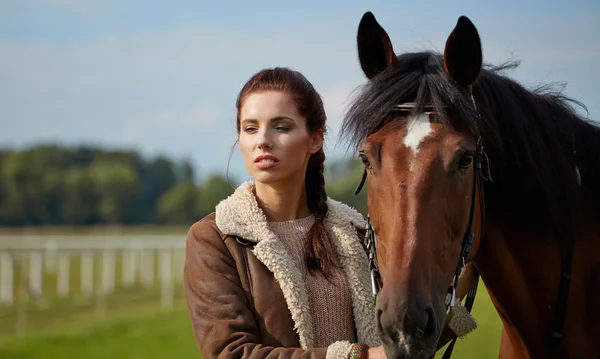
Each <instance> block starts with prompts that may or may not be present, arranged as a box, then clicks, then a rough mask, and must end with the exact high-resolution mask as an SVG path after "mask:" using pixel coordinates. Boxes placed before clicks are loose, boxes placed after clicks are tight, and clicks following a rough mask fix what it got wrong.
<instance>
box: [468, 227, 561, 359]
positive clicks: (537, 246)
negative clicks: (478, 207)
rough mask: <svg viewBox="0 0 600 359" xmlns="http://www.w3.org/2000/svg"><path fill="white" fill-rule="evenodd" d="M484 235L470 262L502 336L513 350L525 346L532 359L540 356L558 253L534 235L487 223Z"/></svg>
mask: <svg viewBox="0 0 600 359" xmlns="http://www.w3.org/2000/svg"><path fill="white" fill-rule="evenodd" d="M485 232H486V233H485V238H484V239H483V240H482V241H481V243H480V245H479V249H478V251H477V255H476V257H475V264H476V266H477V268H478V269H479V271H480V273H481V277H482V279H483V280H484V282H485V285H486V287H487V288H488V291H489V292H490V295H491V297H492V300H493V301H494V304H495V306H496V308H497V309H498V312H499V313H500V315H501V317H502V319H503V322H504V324H505V336H507V337H509V338H510V342H511V344H512V347H513V348H514V350H516V351H522V350H523V349H524V348H527V351H529V354H530V355H531V356H532V357H545V356H546V351H545V350H546V349H547V342H548V337H549V335H550V328H551V325H552V320H553V318H554V307H555V302H556V292H557V287H558V282H559V279H560V268H561V257H560V249H559V247H558V245H556V241H555V240H553V239H551V238H544V237H543V235H544V233H542V232H539V231H525V230H522V229H516V228H510V226H506V225H504V226H502V227H499V225H498V224H497V223H495V222H493V221H488V223H487V224H486V231H485ZM546 235H547V234H546ZM545 333H548V334H547V335H546V334H545ZM505 339H506V338H505ZM519 339H520V340H521V341H522V343H519Z"/></svg>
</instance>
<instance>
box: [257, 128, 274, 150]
mask: <svg viewBox="0 0 600 359" xmlns="http://www.w3.org/2000/svg"><path fill="white" fill-rule="evenodd" d="M258 148H261V149H263V148H271V139H270V138H269V135H268V133H267V132H266V131H264V132H261V133H260V134H259V137H258Z"/></svg>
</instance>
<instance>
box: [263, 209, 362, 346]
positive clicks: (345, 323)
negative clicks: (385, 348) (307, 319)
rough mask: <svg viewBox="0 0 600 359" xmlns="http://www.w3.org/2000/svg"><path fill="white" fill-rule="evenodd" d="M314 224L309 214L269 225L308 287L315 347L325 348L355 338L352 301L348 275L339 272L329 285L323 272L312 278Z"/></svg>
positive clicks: (351, 340)
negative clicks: (309, 253)
mask: <svg viewBox="0 0 600 359" xmlns="http://www.w3.org/2000/svg"><path fill="white" fill-rule="evenodd" d="M314 221H315V220H314V216H313V215H310V216H308V217H305V218H300V219H297V220H292V221H283V222H268V225H269V229H270V230H271V231H272V232H273V233H275V235H277V236H278V238H279V239H280V240H281V241H282V242H283V244H284V245H285V247H286V249H287V250H288V252H289V254H290V256H291V257H292V259H293V261H294V262H295V264H296V266H297V268H299V269H300V271H301V273H302V276H303V279H304V281H305V283H306V285H307V292H308V299H309V305H310V310H311V314H312V318H313V326H314V333H315V345H316V347H318V348H324V347H327V346H328V345H330V344H331V343H333V342H335V341H340V340H348V341H350V342H351V343H353V342H356V337H355V331H354V319H353V314H352V298H351V293H350V290H349V287H348V281H347V278H346V275H345V273H344V272H343V271H341V270H336V271H335V272H334V274H333V275H332V279H331V281H332V282H333V283H330V282H329V281H328V280H327V279H325V277H323V275H321V274H320V273H318V274H316V275H314V276H313V275H311V274H310V273H309V272H308V270H307V269H306V264H305V263H306V261H305V256H304V245H305V243H306V241H307V238H306V234H307V233H308V231H309V230H310V228H311V226H312V225H313V223H314Z"/></svg>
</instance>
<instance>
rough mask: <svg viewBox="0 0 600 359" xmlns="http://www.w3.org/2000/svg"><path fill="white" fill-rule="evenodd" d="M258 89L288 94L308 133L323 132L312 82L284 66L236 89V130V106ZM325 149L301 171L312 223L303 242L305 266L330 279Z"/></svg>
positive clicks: (320, 105)
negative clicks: (325, 220) (325, 223)
mask: <svg viewBox="0 0 600 359" xmlns="http://www.w3.org/2000/svg"><path fill="white" fill-rule="evenodd" d="M262 91H281V92H287V93H290V94H291V95H292V98H293V99H294V103H295V104H296V106H297V109H298V112H299V113H300V114H301V115H302V117H304V118H305V119H306V126H307V128H308V131H309V132H315V131H318V130H321V131H323V134H325V133H326V126H325V122H326V120H327V115H326V114H325V108H324V106H323V100H322V99H321V96H320V95H319V93H318V92H317V91H316V90H315V88H314V87H313V85H312V84H311V83H310V82H309V81H308V80H307V79H306V77H304V75H302V74H301V73H300V72H298V71H294V70H291V69H289V68H285V67H275V68H270V69H264V70H261V71H259V72H257V73H256V74H254V75H253V76H252V77H251V78H250V79H249V80H248V82H246V84H245V85H244V87H243V88H242V90H241V91H240V93H239V95H238V98H237V101H236V107H237V121H236V122H237V124H236V127H237V132H238V133H239V132H240V109H241V107H242V104H243V102H244V100H245V99H246V97H248V95H250V94H251V93H255V92H262ZM324 163H325V152H324V151H323V147H321V149H320V150H319V151H318V152H316V153H314V154H312V155H311V156H310V158H309V160H308V166H307V168H306V174H305V180H304V183H305V187H306V197H307V198H306V199H307V202H308V209H309V210H310V211H311V212H312V213H313V214H314V216H315V223H314V224H313V226H312V227H311V229H310V231H309V232H308V236H307V237H308V241H307V243H306V260H307V263H306V266H307V269H308V271H309V272H310V273H311V274H314V273H315V271H320V272H321V273H322V274H323V275H324V276H325V277H326V278H328V279H329V278H330V275H331V267H332V266H338V264H337V263H336V261H335V259H334V257H333V245H332V243H331V241H330V240H329V238H328V236H327V232H326V230H325V226H324V224H323V221H324V219H325V216H326V215H327V211H328V207H327V193H326V192H325V175H324V173H323V172H324V170H325V165H324Z"/></svg>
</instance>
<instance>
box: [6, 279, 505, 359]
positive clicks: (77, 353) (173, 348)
mask: <svg viewBox="0 0 600 359" xmlns="http://www.w3.org/2000/svg"><path fill="white" fill-rule="evenodd" d="M118 303H120V305H115V306H114V307H113V308H112V309H110V308H109V314H110V315H109V317H108V318H107V319H101V318H99V317H97V316H95V315H94V314H93V313H87V314H81V313H80V314H78V315H77V316H72V315H69V317H68V318H70V319H64V320H61V321H60V322H58V323H57V324H55V325H53V326H52V327H49V328H48V329H46V330H40V331H38V332H35V333H30V334H28V335H27V336H26V337H18V336H14V335H13V336H8V337H6V338H4V339H1V340H0V358H3V359H17V358H18V359H67V358H85V359H96V358H98V359H100V358H102V359H104V358H110V359H120V358H123V359H138V358H139V359H155V358H156V359H162V358H165V359H166V358H177V359H186V358H190V359H192V358H194V359H200V358H201V356H200V353H199V351H198V349H197V346H196V343H195V341H194V337H193V334H192V330H191V326H190V323H189V318H188V314H187V310H186V307H185V303H184V301H183V299H182V297H181V296H180V297H179V298H178V299H177V300H176V302H175V307H174V309H173V310H172V311H169V312H163V311H161V310H160V309H159V308H158V307H157V305H156V300H149V301H146V302H144V301H141V302H134V301H131V302H130V301H123V300H119V302H118ZM473 313H474V315H475V317H476V319H477V321H478V324H479V327H478V328H477V330H476V331H475V332H473V333H471V334H469V335H468V336H467V337H466V338H465V339H463V340H459V341H458V342H457V344H456V346H455V348H454V352H453V355H452V358H497V357H498V348H499V343H500V332H501V327H500V320H499V318H498V315H497V314H496V312H495V309H494V308H493V306H492V303H491V301H490V299H489V296H488V295H487V292H486V291H485V288H484V287H483V285H481V286H480V290H479V293H478V294H477V299H476V302H475V306H474V308H473ZM64 318H67V317H66V316H65V317H64ZM444 349H445V348H443V349H442V350H440V351H439V352H438V354H437V356H436V358H441V356H442V354H443V352H444Z"/></svg>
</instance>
